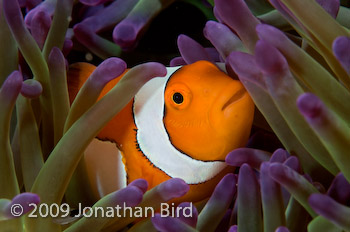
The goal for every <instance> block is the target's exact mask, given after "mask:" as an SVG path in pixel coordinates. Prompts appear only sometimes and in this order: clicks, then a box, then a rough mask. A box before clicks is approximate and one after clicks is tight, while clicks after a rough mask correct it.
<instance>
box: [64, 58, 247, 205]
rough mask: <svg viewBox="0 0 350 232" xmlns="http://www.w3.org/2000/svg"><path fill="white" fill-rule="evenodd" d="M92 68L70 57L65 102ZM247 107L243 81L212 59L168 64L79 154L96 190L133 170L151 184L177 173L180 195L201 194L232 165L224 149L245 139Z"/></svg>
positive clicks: (119, 182)
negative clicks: (183, 191)
mask: <svg viewBox="0 0 350 232" xmlns="http://www.w3.org/2000/svg"><path fill="white" fill-rule="evenodd" d="M95 68H96V67H95V66H93V65H91V64H88V63H76V64H73V65H71V67H70V70H69V73H68V77H69V78H68V86H69V95H70V101H71V102H72V101H73V100H74V97H75V96H76V94H77V92H78V91H79V89H80V88H81V87H82V85H83V84H84V82H85V81H86V80H87V78H88V77H89V76H90V74H91V73H92V72H93V71H94V69H95ZM122 76H123V75H121V76H119V77H117V78H116V79H114V80H112V81H111V82H109V83H108V84H107V85H106V86H105V88H104V89H103V91H102V93H101V95H100V98H101V97H103V96H104V95H105V94H106V93H107V92H108V91H109V90H110V89H112V88H113V87H114V85H116V84H117V83H118V81H119V80H120V79H121V78H122ZM70 80H71V81H70ZM111 107H113V106H111ZM253 114H254V103H253V101H252V99H251V98H250V96H249V94H248V93H247V91H246V90H245V89H244V86H243V85H242V84H241V83H240V82H239V81H238V80H234V79H233V78H231V77H229V76H227V75H226V73H224V72H223V71H221V70H220V69H219V68H218V67H217V66H216V65H214V64H213V63H210V62H208V61H197V62H195V63H193V64H189V65H184V66H179V67H170V68H167V75H166V77H164V78H153V79H151V80H150V81H148V82H147V83H146V84H145V85H144V86H143V87H142V88H141V89H140V90H139V91H138V93H137V94H136V96H135V97H134V98H133V100H131V101H130V102H129V103H128V104H127V105H126V106H125V107H124V108H123V109H122V110H121V111H120V112H119V113H118V114H117V115H115V117H114V118H113V119H112V120H111V121H110V122H109V123H108V124H107V125H106V126H105V127H104V128H103V129H102V130H101V131H100V132H99V134H98V135H97V137H96V138H95V139H94V140H93V141H92V142H91V144H90V145H89V146H88V148H87V149H86V151H85V154H84V159H83V162H84V164H85V166H86V170H87V175H88V179H89V180H90V182H91V183H90V184H91V186H92V188H93V192H94V194H95V196H96V198H101V197H103V196H104V195H106V194H108V193H110V192H113V191H115V190H117V189H120V188H123V187H125V186H126V185H127V184H128V183H130V182H132V181H133V180H135V179H138V178H144V179H146V180H147V182H148V185H149V187H148V188H149V189H150V188H153V187H155V186H156V185H158V184H160V183H161V182H163V181H166V180H168V179H170V178H175V177H177V178H181V179H183V180H184V181H185V182H186V183H187V184H189V186H190V190H189V192H188V193H187V194H186V195H185V196H183V197H181V199H180V200H181V201H193V202H196V201H200V200H203V199H205V198H206V197H208V196H210V194H211V193H212V191H213V190H214V188H215V186H216V184H217V183H218V182H219V181H220V180H221V178H222V177H223V176H224V175H225V174H227V173H228V172H232V171H233V169H232V167H229V166H228V165H226V163H225V156H226V155H227V154H228V153H229V152H230V151H231V150H233V149H235V148H238V147H242V146H244V145H245V144H246V142H247V140H248V137H249V134H250V130H251V126H252V121H253Z"/></svg>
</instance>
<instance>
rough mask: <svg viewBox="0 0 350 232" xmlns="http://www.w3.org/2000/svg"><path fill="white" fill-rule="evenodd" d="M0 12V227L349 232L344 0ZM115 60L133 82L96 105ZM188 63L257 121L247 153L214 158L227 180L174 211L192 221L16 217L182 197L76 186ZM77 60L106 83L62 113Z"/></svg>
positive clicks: (26, 1)
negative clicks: (92, 196) (222, 163)
mask: <svg viewBox="0 0 350 232" xmlns="http://www.w3.org/2000/svg"><path fill="white" fill-rule="evenodd" d="M0 3H1V5H0V59H1V62H0V84H1V90H0V123H1V130H0V198H1V199H0V231H128V230H130V231H231V232H232V231H242V232H245V231H339V232H341V231H350V151H349V149H350V129H349V123H350V118H349V116H350V105H349V102H350V92H349V90H350V32H349V28H350V9H349V7H350V1H348V0H344V1H343V0H342V1H339V0H317V1H315V0H269V1H267V0H266V1H265V0H245V1H244V0H215V1H210V0H208V1H204V0H203V1H201V0H181V1H180V0H178V1H175V0H168V1H167V0H116V1H110V0H80V1H78V0H60V1H56V0H46V1H40V0H18V1H17V0H0ZM111 57H113V58H111ZM115 57H118V58H115ZM121 60H123V61H125V63H126V64H127V66H128V67H129V68H132V69H131V70H133V72H132V73H133V75H129V76H128V77H126V78H125V81H124V82H121V83H119V84H118V85H117V86H116V87H115V88H114V89H113V90H111V92H110V98H105V100H104V101H98V102H96V99H97V96H98V95H99V91H100V90H99V89H100V88H99V87H101V86H104V85H105V84H106V83H107V82H108V81H109V80H110V78H109V76H111V72H112V73H113V72H119V71H120V70H117V71H116V69H117V68H120V67H119V66H118V64H120V62H121ZM198 60H208V61H210V62H221V63H223V65H224V66H225V68H226V70H227V73H228V75H230V76H231V77H233V78H235V79H239V80H240V81H241V82H242V84H243V85H244V86H245V88H246V90H247V91H248V92H249V94H250V95H251V97H252V99H253V100H254V103H255V105H256V113H255V119H254V123H253V128H252V132H251V136H250V139H249V141H248V144H247V146H246V147H244V148H238V149H235V150H233V151H232V152H230V153H229V154H228V155H227V156H226V163H227V164H229V165H231V166H234V167H237V168H236V171H235V172H234V173H231V174H227V175H226V176H225V177H224V178H223V179H222V180H221V181H220V182H219V183H218V185H217V186H216V188H215V190H214V192H213V193H212V194H211V197H210V198H209V199H207V200H205V201H202V202H197V203H195V204H193V206H192V205H190V203H189V202H184V203H181V204H180V205H179V207H184V206H191V207H193V208H192V210H193V212H194V213H193V215H192V217H190V218H187V217H185V216H184V215H179V216H178V217H161V216H160V215H159V214H156V215H155V216H154V217H148V218H145V219H144V220H139V219H137V218H134V217H123V218H120V217H114V218H103V217H92V218H89V217H82V218H77V217H74V216H73V214H72V212H69V215H68V214H67V215H66V216H65V217H61V216H62V215H57V217H55V218H51V217H38V218H30V217H29V216H28V215H29V212H31V211H32V210H33V208H34V207H33V205H32V204H35V205H38V206H39V205H40V204H42V203H46V204H48V205H53V204H58V205H65V204H66V203H69V204H72V205H74V203H75V202H83V203H84V204H85V205H86V206H92V207H95V208H96V207H107V206H113V207H115V206H118V205H123V204H124V203H126V204H127V205H128V206H131V207H137V206H141V207H153V208H154V209H157V208H159V206H160V205H161V203H164V202H168V201H171V200H174V199H176V198H178V197H181V196H183V195H184V194H185V193H186V191H187V190H188V186H187V184H186V183H184V181H182V180H180V179H176V178H174V179H171V180H169V181H166V182H164V183H162V184H160V185H158V186H157V187H155V188H153V189H150V190H148V191H147V182H146V181H145V180H142V179H139V180H136V181H134V182H132V183H130V184H129V185H128V186H127V187H126V188H124V189H121V190H119V191H116V192H113V193H111V194H109V195H107V196H105V197H103V198H102V199H100V200H99V201H97V202H91V201H89V191H86V192H80V191H75V190H76V189H83V188H86V186H85V182H84V177H81V176H79V170H80V168H79V161H80V159H81V157H82V156H83V153H84V150H85V148H86V147H87V146H88V144H89V142H90V141H91V140H92V139H93V138H94V137H95V136H96V135H97V133H98V132H99V131H100V129H101V128H102V127H103V126H104V125H105V124H106V123H107V122H108V121H109V120H110V119H111V118H112V117H113V116H114V115H115V114H117V113H118V112H119V111H120V110H121V109H122V108H123V107H124V105H125V104H126V103H127V102H129V101H130V100H131V99H132V98H133V96H135V94H136V93H137V91H138V90H139V89H140V88H141V87H142V86H143V84H145V83H146V82H147V81H148V80H150V79H152V78H153V77H157V76H162V75H163V74H164V69H165V66H176V65H186V64H191V63H194V62H196V61H198ZM75 62H89V63H92V64H94V65H97V66H98V70H99V73H100V75H101V76H102V77H105V79H103V78H102V79H103V80H99V79H97V78H96V79H93V80H92V81H91V82H90V84H91V86H92V87H93V88H91V91H90V92H86V93H85V94H86V95H85V97H84V99H85V100H84V99H82V101H81V102H79V105H78V106H77V107H75V108H73V107H72V108H71V107H70V104H69V98H68V89H67V67H68V65H70V64H73V63H75ZM155 62H158V63H155ZM117 66H118V67H117ZM116 67H117V68H116ZM115 99H119V101H118V102H116V101H115ZM111 105H113V107H110V106H111ZM102 109H103V110H102ZM91 122H93V123H91ZM77 173H78V174H77ZM71 179H72V181H71ZM68 196H70V197H68ZM69 199H73V200H72V202H69ZM18 204H20V205H21V206H22V207H23V208H22V209H21V210H22V211H21V212H20V213H19V214H17V215H14V212H13V211H12V210H13V209H14V206H16V205H18ZM56 211H62V212H65V211H64V210H63V208H61V209H58V208H57V209H56ZM56 211H55V212H54V213H56Z"/></svg>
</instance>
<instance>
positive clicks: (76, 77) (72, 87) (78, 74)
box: [67, 62, 96, 104]
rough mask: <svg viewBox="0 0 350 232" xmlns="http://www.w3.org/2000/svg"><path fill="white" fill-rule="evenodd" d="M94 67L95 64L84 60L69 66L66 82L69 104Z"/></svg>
mask: <svg viewBox="0 0 350 232" xmlns="http://www.w3.org/2000/svg"><path fill="white" fill-rule="evenodd" d="M95 69H96V66H95V65H92V64H89V63H85V62H79V63H74V64H72V65H70V66H69V70H68V75H67V82H68V93H69V101H70V104H72V102H73V100H74V98H75V97H76V95H77V94H78V91H79V89H80V88H81V86H82V85H83V84H84V83H85V81H86V80H87V79H88V78H89V76H90V75H91V73H92V72H93V71H94V70H95Z"/></svg>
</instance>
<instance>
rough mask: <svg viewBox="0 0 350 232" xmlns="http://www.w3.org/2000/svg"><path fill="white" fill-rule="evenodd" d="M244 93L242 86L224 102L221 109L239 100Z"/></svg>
mask: <svg viewBox="0 0 350 232" xmlns="http://www.w3.org/2000/svg"><path fill="white" fill-rule="evenodd" d="M245 93H246V90H245V89H244V88H240V89H239V90H238V91H236V92H235V93H234V94H233V95H232V96H231V97H230V98H229V99H228V100H227V101H226V102H225V103H224V105H223V106H222V108H221V110H222V111H224V110H225V109H226V108H227V107H229V106H230V105H232V104H234V103H235V102H237V101H238V100H240V99H241V98H242V97H243V96H244V95H245Z"/></svg>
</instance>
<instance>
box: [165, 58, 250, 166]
mask: <svg viewBox="0 0 350 232" xmlns="http://www.w3.org/2000/svg"><path fill="white" fill-rule="evenodd" d="M164 104H165V109H164V118H163V122H164V125H165V128H166V130H167V133H168V135H169V139H170V141H171V143H172V144H173V145H174V146H175V147H176V148H177V149H178V150H180V151H182V152H183V153H185V154H187V155H189V156H191V157H192V158H194V159H197V160H204V161H213V160H224V159H225V156H226V155H227V153H228V152H230V151H231V150H233V149H235V148H238V147H242V146H244V145H245V144H246V142H247V140H248V137H249V134H250V129H251V125H252V121H253V115H254V103H253V101H252V99H251V97H250V96H249V94H248V92H247V91H246V90H245V88H244V86H243V85H242V83H241V82H240V81H238V80H235V79H233V78H231V77H229V76H228V75H227V74H226V73H224V72H223V71H221V70H220V69H219V68H218V67H217V66H216V65H215V64H213V63H210V62H208V61H197V62H195V63H193V64H189V65H185V66H183V67H181V68H180V69H178V70H177V71H176V72H175V73H173V74H172V76H171V77H170V78H169V80H168V82H167V84H166V88H165V91H164Z"/></svg>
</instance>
